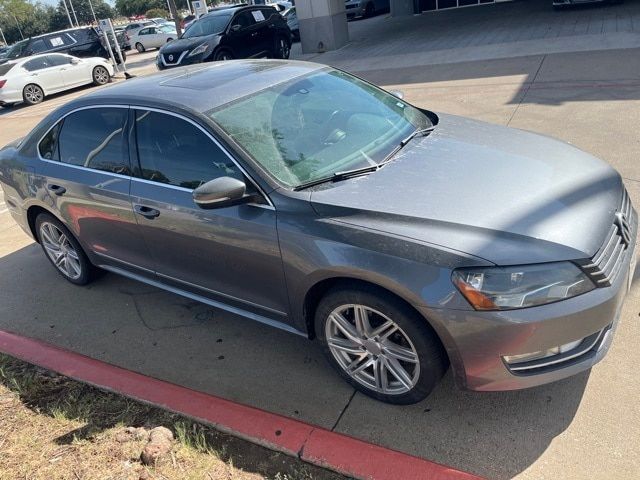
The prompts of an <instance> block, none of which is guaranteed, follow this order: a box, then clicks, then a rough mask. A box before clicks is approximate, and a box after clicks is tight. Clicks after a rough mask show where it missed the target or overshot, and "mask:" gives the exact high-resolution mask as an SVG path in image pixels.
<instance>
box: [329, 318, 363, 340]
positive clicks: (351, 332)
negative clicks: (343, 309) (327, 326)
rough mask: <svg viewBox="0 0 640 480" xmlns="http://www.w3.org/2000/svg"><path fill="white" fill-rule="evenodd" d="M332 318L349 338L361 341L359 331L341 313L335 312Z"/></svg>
mask: <svg viewBox="0 0 640 480" xmlns="http://www.w3.org/2000/svg"><path fill="white" fill-rule="evenodd" d="M330 318H331V321H332V322H333V323H334V324H335V325H336V327H338V329H340V331H341V332H342V333H343V334H344V335H345V336H346V337H347V338H348V339H350V340H353V341H354V342H359V341H360V336H359V335H358V332H357V331H356V329H355V328H354V327H353V325H352V324H351V323H349V321H348V320H347V319H346V318H344V317H343V316H342V315H341V314H339V313H333V314H332V315H331V317H330Z"/></svg>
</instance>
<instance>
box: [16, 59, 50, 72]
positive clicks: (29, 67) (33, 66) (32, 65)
mask: <svg viewBox="0 0 640 480" xmlns="http://www.w3.org/2000/svg"><path fill="white" fill-rule="evenodd" d="M48 67H50V65H49V64H48V63H47V57H44V56H43V57H39V58H34V59H33V60H29V61H28V62H26V63H25V64H24V65H23V66H22V68H24V69H25V70H26V71H27V72H37V71H38V70H42V69H44V68H48Z"/></svg>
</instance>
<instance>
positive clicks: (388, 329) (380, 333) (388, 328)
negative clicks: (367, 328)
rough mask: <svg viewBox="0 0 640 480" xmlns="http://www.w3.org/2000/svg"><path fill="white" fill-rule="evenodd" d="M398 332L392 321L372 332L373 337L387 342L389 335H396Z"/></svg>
mask: <svg viewBox="0 0 640 480" xmlns="http://www.w3.org/2000/svg"><path fill="white" fill-rule="evenodd" d="M397 330H398V327H396V324H395V323H393V322H392V321H391V320H387V321H386V322H384V323H383V324H382V325H380V326H379V327H378V328H376V329H375V330H373V331H372V332H371V336H372V337H380V340H385V339H386V338H387V337H388V336H389V335H391V334H393V333H395V332H396V331H397Z"/></svg>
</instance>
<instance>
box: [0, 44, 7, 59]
mask: <svg viewBox="0 0 640 480" xmlns="http://www.w3.org/2000/svg"><path fill="white" fill-rule="evenodd" d="M8 50H9V47H8V46H2V47H0V58H4V56H5V55H6V54H7V51H8Z"/></svg>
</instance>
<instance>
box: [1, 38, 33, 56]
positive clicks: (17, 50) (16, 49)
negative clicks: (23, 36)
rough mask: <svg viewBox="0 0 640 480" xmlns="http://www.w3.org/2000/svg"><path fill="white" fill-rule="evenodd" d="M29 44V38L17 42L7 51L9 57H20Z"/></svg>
mask: <svg viewBox="0 0 640 480" xmlns="http://www.w3.org/2000/svg"><path fill="white" fill-rule="evenodd" d="M28 46H29V40H23V41H21V42H18V43H16V44H15V45H14V46H13V47H11V48H10V49H9V50H8V51H7V56H6V57H7V58H19V57H21V56H23V55H24V54H25V50H26V49H27V47H28Z"/></svg>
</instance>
